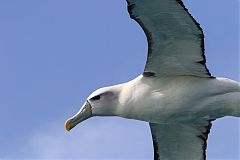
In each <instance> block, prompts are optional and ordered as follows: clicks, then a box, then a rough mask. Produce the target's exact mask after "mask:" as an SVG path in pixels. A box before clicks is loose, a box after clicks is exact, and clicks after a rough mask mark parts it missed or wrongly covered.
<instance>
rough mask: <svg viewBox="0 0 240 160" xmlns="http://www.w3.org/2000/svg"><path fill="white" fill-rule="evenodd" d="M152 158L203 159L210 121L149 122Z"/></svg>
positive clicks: (157, 159)
mask: <svg viewBox="0 0 240 160" xmlns="http://www.w3.org/2000/svg"><path fill="white" fill-rule="evenodd" d="M149 125H150V128H151V132H152V138H153V145H154V160H164V159H177V160H193V159H195V160H205V159H206V147H207V138H208V133H209V132H210V128H211V126H212V124H211V122H210V121H209V122H207V123H206V124H154V123H149Z"/></svg>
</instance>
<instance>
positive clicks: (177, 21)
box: [127, 0, 212, 77]
mask: <svg viewBox="0 0 240 160" xmlns="http://www.w3.org/2000/svg"><path fill="white" fill-rule="evenodd" d="M127 2H128V11H129V14H130V17H131V18H132V19H134V20H135V21H137V22H138V24H139V25H140V26H141V27H142V28H143V30H144V32H145V34H146V36H147V40H148V56H147V62H146V66H145V70H144V72H145V73H148V74H147V75H149V73H153V74H154V75H156V76H188V75H189V76H198V77H212V76H211V74H210V72H209V71H208V69H207V67H206V59H205V55H204V34H203V31H202V29H201V27H200V25H199V24H198V23H197V22H196V20H195V19H194V18H193V17H192V16H191V15H190V13H189V12H188V10H187V9H186V8H185V6H184V4H183V2H182V1H181V0H151V1H149V0H127Z"/></svg>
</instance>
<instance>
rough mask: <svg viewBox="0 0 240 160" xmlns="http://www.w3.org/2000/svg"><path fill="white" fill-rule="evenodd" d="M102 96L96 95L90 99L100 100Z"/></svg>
mask: <svg viewBox="0 0 240 160" xmlns="http://www.w3.org/2000/svg"><path fill="white" fill-rule="evenodd" d="M100 98H101V97H100V95H97V96H94V97H92V98H91V99H90V100H94V101H95V100H99V99H100Z"/></svg>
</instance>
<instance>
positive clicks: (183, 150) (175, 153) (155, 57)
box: [65, 0, 240, 160]
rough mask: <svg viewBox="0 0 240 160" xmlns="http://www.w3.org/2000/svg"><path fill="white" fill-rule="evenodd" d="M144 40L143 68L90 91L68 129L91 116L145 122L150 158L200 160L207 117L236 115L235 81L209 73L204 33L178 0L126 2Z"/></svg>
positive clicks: (239, 99) (239, 91)
mask: <svg viewBox="0 0 240 160" xmlns="http://www.w3.org/2000/svg"><path fill="white" fill-rule="evenodd" d="M127 4H128V12H129V14H130V17H131V18H132V19H134V20H135V21H136V22H137V23H138V24H139V25H140V26H141V27H142V29H143V30H144V32H145V34H146V37H147V41H148V56H147V62H146V65H145V69H144V71H143V73H142V74H141V75H139V76H138V77H136V78H135V79H133V80H131V81H129V82H127V83H123V84H118V85H114V86H109V87H104V88H100V89H98V90H96V91H94V92H93V93H92V94H91V95H90V96H89V97H88V98H87V100H86V102H85V103H84V104H83V106H82V107H81V109H80V110H79V112H78V113H77V114H75V115H74V116H73V117H71V118H69V119H68V120H67V121H66V122H65V128H66V130H68V131H70V130H71V129H72V128H73V127H75V126H76V125H77V124H79V123H80V122H82V121H84V120H86V119H88V118H90V117H93V116H119V117H123V118H128V119H136V120H141V121H146V122H149V125H150V129H151V133H152V140H153V146H154V160H165V159H168V160H193V159H198V160H205V159H206V147H207V138H208V134H209V132H210V129H211V126H212V123H211V122H212V121H214V120H215V119H217V118H221V117H224V116H234V117H240V85H239V83H238V82H235V81H233V80H230V79H227V78H217V77H214V76H213V75H211V73H210V72H209V70H208V69H207V66H206V58H205V55H204V54H205V51H204V34H203V31H202V28H201V27H200V25H199V24H198V22H197V21H196V20H195V19H194V18H193V17H192V16H191V14H190V13H189V12H188V10H187V8H186V7H185V5H184V4H183V2H182V1H181V0H151V1H150V0H127Z"/></svg>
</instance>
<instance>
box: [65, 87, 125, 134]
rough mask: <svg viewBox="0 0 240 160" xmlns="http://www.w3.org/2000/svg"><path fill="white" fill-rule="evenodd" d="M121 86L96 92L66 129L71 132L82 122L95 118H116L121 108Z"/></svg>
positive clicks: (67, 124)
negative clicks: (119, 107)
mask: <svg viewBox="0 0 240 160" xmlns="http://www.w3.org/2000/svg"><path fill="white" fill-rule="evenodd" d="M121 88H122V86H121V85H116V86H111V87H105V88H100V89H98V90H96V91H94V92H93V93H92V94H91V95H90V96H89V97H88V98H87V100H86V102H85V103H84V104H83V106H82V107H81V109H80V111H79V112H78V113H77V114H76V115H74V116H73V117H72V118H69V119H68V120H67V121H66V122H65V128H66V130H67V131H70V130H71V129H72V128H73V127H75V126H76V125H77V124H79V123H80V122H82V121H84V120H86V119H88V118H90V117H93V116H115V115H117V108H118V106H119V102H118V99H119V95H120V92H121Z"/></svg>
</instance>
